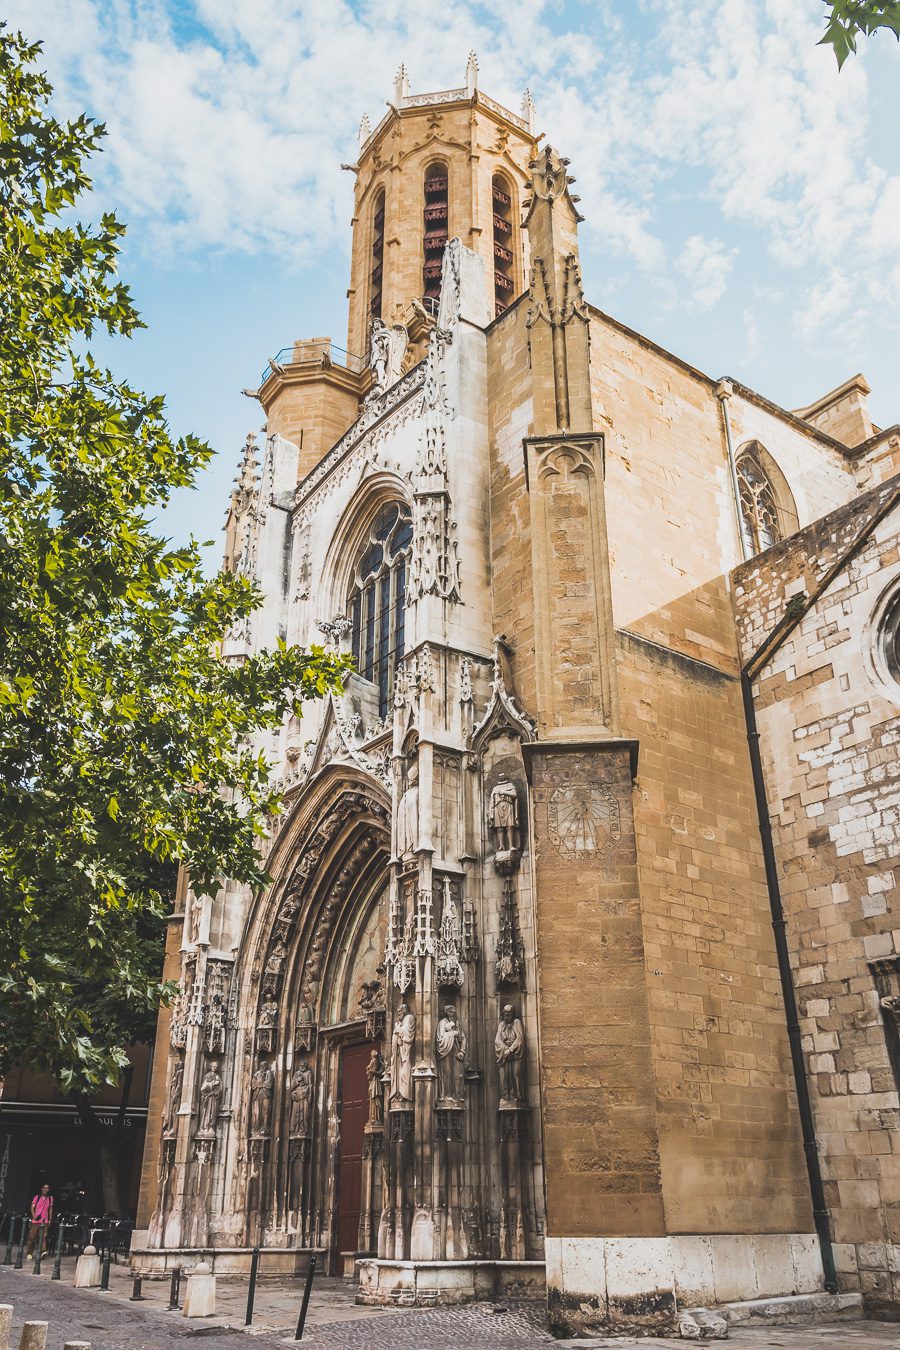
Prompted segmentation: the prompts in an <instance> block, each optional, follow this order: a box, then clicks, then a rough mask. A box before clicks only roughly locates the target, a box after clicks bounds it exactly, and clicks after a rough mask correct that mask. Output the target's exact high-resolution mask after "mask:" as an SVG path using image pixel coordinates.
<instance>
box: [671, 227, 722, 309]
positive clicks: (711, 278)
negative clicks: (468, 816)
mask: <svg viewBox="0 0 900 1350" xmlns="http://www.w3.org/2000/svg"><path fill="white" fill-rule="evenodd" d="M733 261H734V256H733V252H729V251H728V250H726V248H725V245H724V244H723V243H722V241H721V239H704V237H703V235H702V234H692V235H691V236H690V238H689V239H688V240H687V242H686V243H685V246H684V248H683V249H682V251H681V254H680V256H679V258H678V261H677V264H676V266H677V268H678V271H679V272H680V273H681V275H682V276H683V277H685V278H686V279H687V282H688V285H689V287H690V295H689V297H688V301H687V303H688V308H689V309H693V310H694V311H695V312H696V313H698V314H704V313H705V312H706V311H707V310H709V309H712V307H713V305H715V304H717V303H718V301H719V300H721V298H722V296H723V295H724V294H725V291H726V290H727V288H728V274H729V272H730V271H731V265H732V262H733Z"/></svg>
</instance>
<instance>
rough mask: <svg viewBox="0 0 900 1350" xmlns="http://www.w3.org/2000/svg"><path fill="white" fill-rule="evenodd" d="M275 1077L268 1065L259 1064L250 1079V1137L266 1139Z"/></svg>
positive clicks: (270, 1118) (270, 1116) (270, 1117)
mask: <svg viewBox="0 0 900 1350" xmlns="http://www.w3.org/2000/svg"><path fill="white" fill-rule="evenodd" d="M274 1093H275V1075H274V1073H273V1072H272V1070H271V1068H270V1067H269V1065H268V1064H266V1063H264V1062H260V1064H259V1066H258V1068H257V1070H256V1072H255V1073H254V1075H253V1077H252V1078H251V1079H250V1137H251V1138H252V1139H267V1138H268V1137H269V1126H270V1123H271V1120H272V1097H273V1095H274Z"/></svg>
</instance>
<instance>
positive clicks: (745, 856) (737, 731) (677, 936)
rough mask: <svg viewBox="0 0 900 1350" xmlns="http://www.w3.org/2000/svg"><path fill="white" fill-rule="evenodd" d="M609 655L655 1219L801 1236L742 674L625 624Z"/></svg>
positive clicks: (803, 1215) (797, 1147) (803, 1227)
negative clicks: (641, 1007) (655, 1178)
mask: <svg viewBox="0 0 900 1350" xmlns="http://www.w3.org/2000/svg"><path fill="white" fill-rule="evenodd" d="M731 631H732V636H733V627H732V629H731ZM618 658H619V681H620V690H621V701H622V717H623V730H624V732H625V734H626V735H628V736H632V737H634V738H636V739H637V740H639V742H640V758H639V766H638V780H637V787H636V792H635V798H634V802H635V830H636V834H637V855H638V863H639V868H640V890H641V911H642V918H643V927H644V942H645V949H646V965H647V988H648V998H649V1007H650V1023H651V1035H652V1044H653V1068H654V1073H655V1077H656V1098H657V1118H658V1129H659V1147H660V1158H661V1166H662V1178H663V1195H664V1199H665V1210H666V1223H667V1229H668V1231H669V1232H676V1233H706V1234H714V1233H721V1234H725V1233H785V1234H786V1233H809V1232H811V1231H812V1214H811V1209H810V1201H809V1190H808V1183H807V1179H806V1172H805V1166H804V1161H803V1154H802V1147H801V1143H800V1137H799V1124H798V1117H797V1108H796V1099H795V1094H794V1089H793V1081H792V1078H791V1069H790V1062H789V1055H788V1045H787V1036H786V1032H785V1022H784V1007H783V1003H782V998H781V988H780V984H779V979H778V969H777V964H776V958H775V948H774V940H773V936H772V923H771V917H770V912H769V904H768V897H767V892H766V886H765V877H764V873H763V864H762V855H761V850H760V844H759V831H758V828H757V824H756V814H755V805H754V799H753V790H752V784H751V779H750V771H749V762H748V757H747V741H746V730H745V727H744V718H743V710H742V706H741V696H740V685H739V682H738V680H737V679H736V677H735V676H734V675H733V674H731V673H729V672H724V671H719V670H716V669H715V668H714V667H713V666H712V665H710V664H708V663H703V662H700V661H697V660H694V659H692V658H687V657H684V656H681V655H679V654H677V653H675V652H672V651H667V650H665V649H663V648H661V647H659V646H657V645H655V644H652V643H649V642H647V641H645V640H643V639H641V638H636V637H633V636H631V635H629V634H627V633H620V634H619V635H618Z"/></svg>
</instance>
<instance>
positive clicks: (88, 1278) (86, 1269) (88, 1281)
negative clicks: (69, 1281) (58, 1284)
mask: <svg viewBox="0 0 900 1350" xmlns="http://www.w3.org/2000/svg"><path fill="white" fill-rule="evenodd" d="M99 1284H100V1257H99V1256H98V1255H97V1248H96V1247H90V1246H88V1247H85V1249H84V1251H83V1252H82V1253H81V1255H80V1256H79V1258H78V1262H77V1264H76V1266H75V1288H76V1289H96V1288H97V1287H98V1286H99Z"/></svg>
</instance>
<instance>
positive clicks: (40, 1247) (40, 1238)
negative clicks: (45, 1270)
mask: <svg viewBox="0 0 900 1350" xmlns="http://www.w3.org/2000/svg"><path fill="white" fill-rule="evenodd" d="M46 1229H47V1225H46V1224H45V1223H42V1224H41V1226H40V1228H39V1229H38V1235H37V1253H36V1255H35V1258H34V1265H33V1266H32V1267H31V1273H32V1275H40V1273H41V1262H42V1261H43V1259H44V1238H45V1237H46V1236H47V1232H46Z"/></svg>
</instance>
